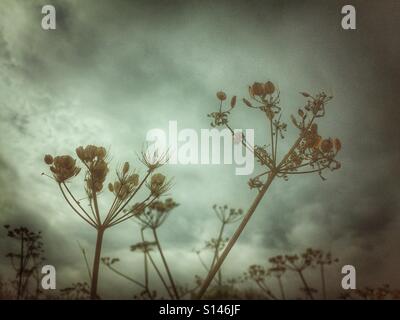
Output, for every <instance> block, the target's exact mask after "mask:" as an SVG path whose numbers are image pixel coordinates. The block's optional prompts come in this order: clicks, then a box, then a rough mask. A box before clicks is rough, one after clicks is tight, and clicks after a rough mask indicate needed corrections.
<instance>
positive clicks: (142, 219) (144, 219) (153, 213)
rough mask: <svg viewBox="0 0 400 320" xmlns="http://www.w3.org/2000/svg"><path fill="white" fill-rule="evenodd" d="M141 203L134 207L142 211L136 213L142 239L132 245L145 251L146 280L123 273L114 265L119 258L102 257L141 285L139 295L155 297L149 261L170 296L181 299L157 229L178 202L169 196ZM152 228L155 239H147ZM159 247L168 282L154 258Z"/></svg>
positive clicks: (109, 264)
mask: <svg viewBox="0 0 400 320" xmlns="http://www.w3.org/2000/svg"><path fill="white" fill-rule="evenodd" d="M139 206H140V204H136V205H135V206H134V207H136V208H137V210H139V211H140V214H138V215H136V216H135V218H136V221H137V222H138V224H139V226H140V233H141V238H142V241H141V242H139V243H136V244H134V245H132V246H131V248H130V249H131V251H132V252H142V253H143V258H144V259H143V266H144V281H139V280H137V279H134V278H132V277H130V276H127V275H126V274H124V273H122V272H121V271H119V270H118V269H116V268H115V266H113V265H114V264H115V263H116V262H119V261H120V260H119V259H118V258H114V259H111V258H109V257H105V258H102V261H103V263H104V264H105V265H106V266H107V267H108V268H109V269H110V270H111V271H113V272H114V273H116V274H118V275H119V276H121V277H123V278H125V279H127V280H129V281H130V282H133V283H134V284H136V285H137V286H139V287H141V288H142V289H143V291H142V292H141V293H140V295H139V296H138V297H140V298H145V297H147V298H150V299H154V298H155V297H156V296H157V292H156V291H155V290H150V288H149V262H150V264H151V266H152V267H153V268H154V270H155V271H156V273H157V275H158V277H159V278H160V280H161V282H162V284H163V285H164V288H165V289H166V291H167V293H168V295H169V297H170V298H171V299H180V298H181V295H180V294H179V292H178V291H179V290H178V286H177V285H176V282H175V280H174V278H173V276H172V273H171V270H170V267H169V265H168V263H167V260H166V257H165V255H164V253H163V250H162V247H161V243H160V240H159V238H158V234H157V229H158V228H159V227H161V225H162V224H163V223H164V222H165V220H166V219H167V217H168V216H169V214H170V212H171V211H172V210H173V209H174V208H176V207H177V206H178V204H177V203H176V202H175V201H174V200H173V199H172V198H167V199H166V200H165V201H160V200H158V201H154V202H153V203H151V204H150V205H149V206H147V207H143V206H141V207H139ZM146 230H150V231H151V233H152V236H153V238H154V241H151V242H150V241H146V239H145V231H146ZM155 248H157V250H158V252H159V253H160V256H161V260H162V262H163V266H164V268H165V271H166V272H167V277H168V282H169V284H168V283H167V281H166V280H165V278H164V276H163V275H162V272H161V271H160V268H159V267H158V266H157V264H156V263H155V261H154V259H153V258H152V255H151V252H152V251H154V249H155ZM181 291H182V292H181V294H182V295H185V294H187V293H188V291H187V290H184V289H182V290H181Z"/></svg>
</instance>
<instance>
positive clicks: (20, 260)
mask: <svg viewBox="0 0 400 320" xmlns="http://www.w3.org/2000/svg"><path fill="white" fill-rule="evenodd" d="M20 255H21V256H20V259H19V275H18V292H17V300H19V299H20V297H21V286H22V274H23V259H24V233H23V232H21V249H20Z"/></svg>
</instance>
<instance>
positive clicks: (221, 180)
mask: <svg viewBox="0 0 400 320" xmlns="http://www.w3.org/2000/svg"><path fill="white" fill-rule="evenodd" d="M50 3H51V4H53V5H54V6H55V7H56V11H57V29H56V30H54V31H44V30H42V29H41V18H42V15H41V6H42V5H43V4H50ZM353 3H354V5H355V6H356V9H357V30H355V31H345V30H343V29H342V28H341V25H340V21H341V17H342V15H341V13H340V9H341V6H342V4H346V3H341V2H337V1H330V2H328V1H324V2H322V1H302V2H300V1H246V2H244V1H243V2H239V1H226V2H223V1H219V2H217V1H209V2H208V1H201V2H200V1H181V2H173V1H168V2H161V1H160V2H152V1H89V0H88V1H77V0H76V1H35V2H27V1H15V0H5V1H1V3H0V17H1V18H0V97H1V99H0V111H1V112H0V136H1V140H0V181H1V185H0V188H1V191H0V209H1V211H0V223H1V224H2V225H3V224H6V223H7V224H11V225H15V226H18V225H26V226H29V227H31V228H32V229H34V230H42V231H43V233H44V239H45V250H46V257H47V261H48V263H50V264H53V265H55V266H56V269H57V272H58V277H57V279H58V286H59V287H63V286H67V285H69V284H71V283H72V282H78V281H88V279H87V273H86V270H85V266H84V261H83V258H82V256H81V254H80V251H79V247H78V245H77V241H79V242H80V243H81V245H82V246H83V247H85V248H86V249H87V251H88V253H89V255H91V254H92V251H93V245H94V242H95V233H94V231H93V230H92V229H91V228H90V227H89V226H88V225H85V224H84V223H83V222H82V221H80V220H79V218H78V217H77V216H75V215H74V213H73V212H72V210H71V209H70V208H69V207H68V206H67V204H66V203H65V202H64V201H63V199H62V196H61V195H60V194H59V192H58V189H57V186H56V185H55V183H54V182H53V181H51V180H50V179H48V178H46V177H43V176H41V173H42V172H43V171H45V170H47V168H46V166H45V164H44V163H43V156H44V154H46V153H50V154H53V155H59V154H73V153H74V150H75V148H76V147H77V146H80V145H87V144H96V145H102V146H105V147H106V148H108V149H110V152H111V154H112V162H111V167H115V166H117V165H120V164H121V163H123V162H124V161H126V160H129V161H130V162H131V164H132V165H135V166H137V168H138V170H139V172H141V173H143V172H145V168H143V166H142V165H141V164H140V163H139V161H137V157H136V152H138V151H140V150H141V147H142V145H143V142H144V141H145V139H146V134H147V132H148V131H149V130H150V129H152V128H163V129H167V128H168V121H172V120H173V121H175V120H176V121H177V122H178V129H183V128H193V129H194V130H196V131H197V132H200V130H201V129H203V128H209V122H210V119H209V118H207V114H208V113H210V112H213V111H215V110H217V107H218V101H217V99H216V96H215V92H216V91H218V90H224V91H225V92H227V94H228V96H232V95H234V94H235V95H238V96H239V97H245V96H246V94H247V89H246V88H247V86H248V85H249V84H251V83H252V82H254V81H267V80H271V81H272V82H274V83H275V84H276V85H277V87H278V88H279V90H280V92H281V102H282V107H283V116H284V118H285V119H286V120H289V116H290V114H291V113H295V112H296V110H297V108H298V107H299V106H301V105H302V103H303V101H304V100H303V98H302V96H300V95H299V92H300V91H308V92H311V93H316V92H318V91H320V90H326V91H327V92H328V93H329V94H332V95H333V96H334V99H333V101H332V102H330V103H329V105H328V108H327V116H326V117H325V118H324V119H323V120H322V121H321V123H320V130H321V133H322V134H323V135H324V136H327V137H329V136H331V137H339V138H340V139H341V140H342V143H343V150H342V152H341V153H340V155H339V157H338V160H339V161H340V162H341V163H342V168H341V169H340V170H338V171H335V172H333V173H328V174H327V175H326V177H327V178H328V179H327V181H321V179H320V178H319V177H318V175H307V176H295V177H292V178H291V179H290V180H289V181H288V182H285V181H283V180H276V181H275V182H274V184H273V186H272V188H271V189H270V190H269V191H268V193H267V195H266V197H265V198H264V199H263V201H262V203H261V204H260V206H259V207H258V209H257V211H256V214H255V216H254V218H253V219H252V220H251V221H250V223H249V225H248V227H247V228H246V230H245V232H244V233H243V235H242V237H241V238H240V240H239V242H238V244H237V246H236V247H235V248H234V250H233V251H232V253H231V255H230V256H229V258H228V259H227V260H226V263H225V264H224V270H225V272H226V274H227V275H228V274H229V275H232V276H233V275H240V274H241V273H242V272H243V271H245V270H246V268H247V266H248V265H249V264H251V263H265V261H266V259H267V257H269V256H272V255H274V254H277V253H291V252H297V251H301V250H304V249H305V248H307V247H309V246H312V247H315V248H320V249H323V250H331V251H332V252H333V254H334V255H335V256H338V257H339V258H340V259H341V261H340V265H339V266H338V267H337V268H332V270H331V276H330V279H331V280H330V287H331V290H332V291H334V290H336V289H337V288H338V286H339V285H340V282H339V280H338V279H340V266H342V265H344V264H352V265H354V266H355V267H356V270H357V280H358V285H359V286H363V285H367V284H368V285H379V284H382V283H390V284H391V285H392V286H393V287H400V274H399V273H398V266H399V264H400V259H399V258H400V256H399V252H398V244H399V243H400V236H399V232H398V231H399V227H400V225H399V218H398V214H399V197H398V194H399V191H400V190H399V189H400V188H399V183H398V177H399V160H400V159H399V138H400V135H399V121H400V119H399V114H400V113H399V109H398V101H399V100H398V92H399V89H398V88H399V85H400V82H399V68H400V66H399V63H398V56H399V49H400V46H399V40H398V34H397V31H398V30H399V27H400V3H399V2H398V1H382V2H376V1H362V2H359V1H353ZM251 111H252V110H248V109H245V108H244V107H243V106H242V104H240V103H239V106H238V108H237V110H235V111H234V114H233V116H232V120H231V121H232V122H231V124H232V126H233V127H235V128H254V129H255V130H256V131H255V132H256V141H257V142H258V143H260V144H264V143H265V142H264V141H263V137H264V136H265V132H264V131H263V130H264V129H265V128H264V126H263V123H262V122H260V121H259V120H258V116H257V114H255V113H253V112H251ZM288 122H290V121H288ZM296 134H297V131H296V130H295V129H293V128H292V127H291V126H290V124H289V129H288V134H287V137H286V139H285V141H284V144H283V145H282V148H285V147H286V148H287V147H289V144H290V143H291V142H292V141H293V140H294V139H295V137H296ZM162 172H163V173H165V174H166V175H168V176H173V177H174V187H173V189H172V190H171V195H172V196H173V197H174V199H175V200H176V201H177V202H178V203H180V206H179V207H178V208H177V209H176V210H174V212H173V213H172V214H171V216H170V217H169V218H168V220H167V222H166V224H165V225H164V226H163V227H162V229H160V238H161V239H162V242H163V246H164V247H165V251H166V256H167V259H168V260H169V261H170V263H171V268H172V271H173V273H174V275H175V276H176V278H177V279H178V280H179V282H181V283H185V282H186V283H190V282H191V281H192V279H193V275H194V274H200V275H203V274H204V272H203V269H202V267H201V265H200V263H199V262H198V260H197V258H196V255H195V254H194V253H193V252H192V249H194V248H200V247H202V246H203V245H204V240H207V239H208V238H210V237H211V236H213V237H215V236H216V234H217V232H218V224H217V221H218V220H217V219H216V218H215V216H214V215H213V212H212V209H211V207H212V205H213V204H214V203H216V204H228V205H229V206H231V207H235V208H242V209H244V210H246V209H248V207H249V206H250V204H251V202H252V199H253V198H254V197H255V191H254V190H253V191H251V190H249V189H248V187H247V180H248V178H249V177H246V176H236V175H235V171H234V166H232V165H190V166H185V165H169V166H165V167H164V168H163V169H162ZM82 178H83V177H82V176H80V177H78V178H76V179H75V180H74V182H73V183H72V185H73V189H74V190H76V192H78V194H79V195H82V197H83V190H82V189H80V188H79V187H81V186H82V183H81V181H82ZM228 231H230V233H232V231H233V229H232V227H231V228H230V229H229V230H228ZM227 235H228V234H227ZM0 237H1V242H0V253H1V257H0V274H2V275H3V277H5V278H7V277H8V276H9V274H10V270H9V265H8V261H7V260H6V258H5V257H4V254H5V253H7V252H8V251H9V250H10V249H11V248H12V243H11V242H10V240H9V239H7V238H6V236H5V232H3V231H1V232H0ZM138 241H139V233H138V227H137V226H136V224H135V223H134V222H131V221H129V222H126V223H125V224H121V225H118V227H115V228H113V229H111V230H109V231H107V233H106V235H105V239H104V248H103V256H112V257H119V258H120V259H121V260H122V261H121V263H120V267H121V269H122V270H124V271H126V272H127V273H129V274H131V275H137V277H140V276H141V263H142V262H141V261H142V257H141V256H140V255H139V254H136V253H131V252H130V251H129V246H130V245H131V244H134V243H136V242H138ZM296 286H297V285H295V287H296ZM315 286H318V284H316V285H315ZM135 289H136V288H135V287H134V286H133V285H130V284H129V283H126V282H124V280H122V279H120V278H118V277H117V276H116V275H114V274H111V273H110V271H108V270H106V269H104V268H102V270H101V274H100V284H99V291H100V294H101V295H102V296H104V297H107V298H129V297H132V295H133V292H134V291H135Z"/></svg>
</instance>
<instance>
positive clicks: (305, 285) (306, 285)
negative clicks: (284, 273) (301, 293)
mask: <svg viewBox="0 0 400 320" xmlns="http://www.w3.org/2000/svg"><path fill="white" fill-rule="evenodd" d="M297 273H298V274H299V276H300V278H301V281H302V282H303V285H304V289H305V290H306V293H307V295H308V297H309V298H310V299H311V300H314V297H313V295H312V292H311V289H310V287H309V286H308V284H307V281H306V279H305V278H304V275H303V272H302V271H301V270H297Z"/></svg>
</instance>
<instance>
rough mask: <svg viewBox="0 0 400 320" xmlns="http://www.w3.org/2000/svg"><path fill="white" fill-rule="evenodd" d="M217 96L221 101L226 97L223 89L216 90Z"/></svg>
mask: <svg viewBox="0 0 400 320" xmlns="http://www.w3.org/2000/svg"><path fill="white" fill-rule="evenodd" d="M217 98H218V99H219V100H221V101H224V100H225V99H226V94H225V92H223V91H218V92H217Z"/></svg>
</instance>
